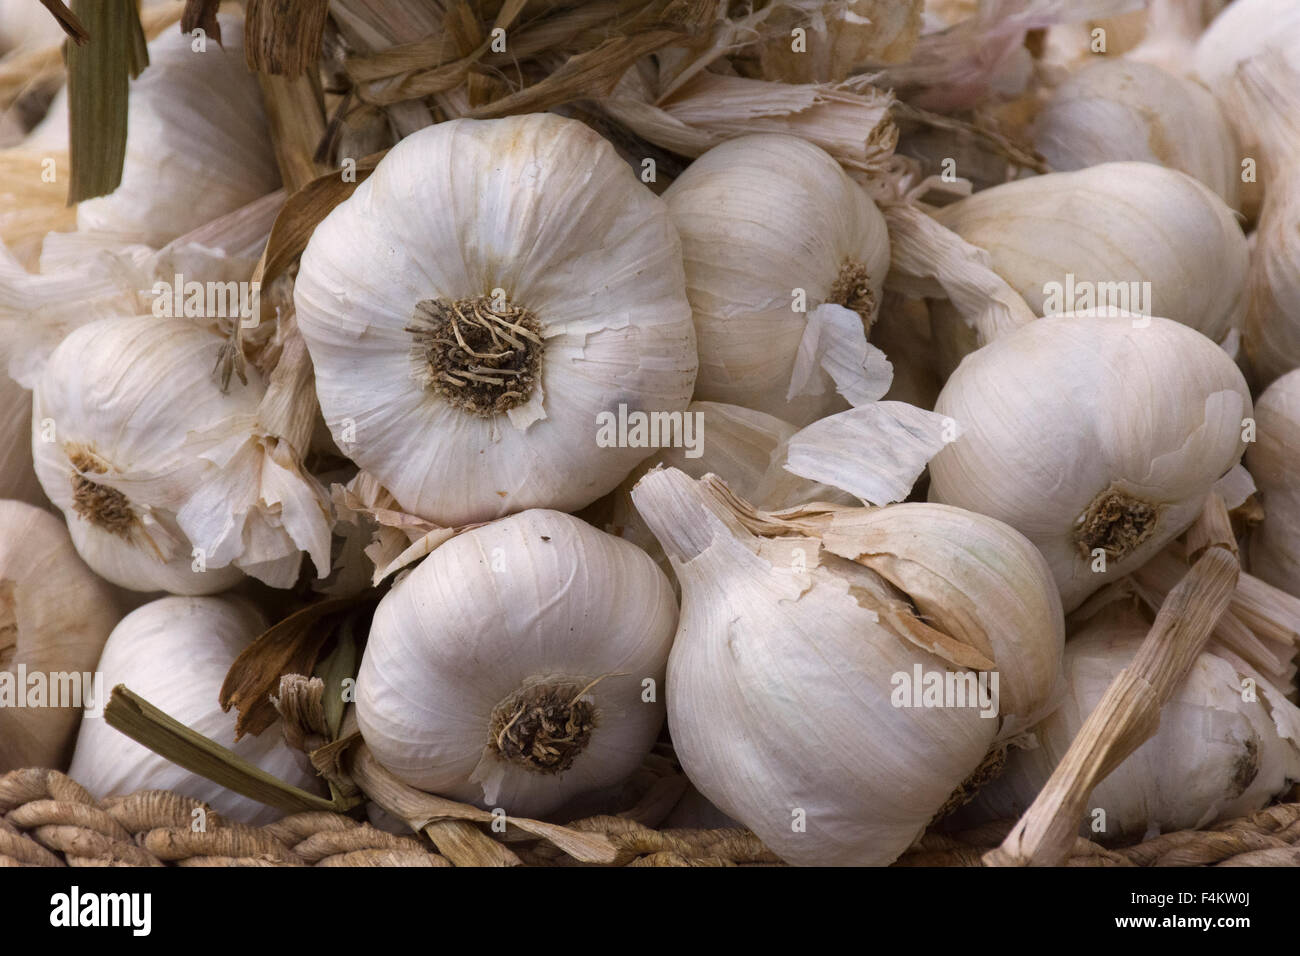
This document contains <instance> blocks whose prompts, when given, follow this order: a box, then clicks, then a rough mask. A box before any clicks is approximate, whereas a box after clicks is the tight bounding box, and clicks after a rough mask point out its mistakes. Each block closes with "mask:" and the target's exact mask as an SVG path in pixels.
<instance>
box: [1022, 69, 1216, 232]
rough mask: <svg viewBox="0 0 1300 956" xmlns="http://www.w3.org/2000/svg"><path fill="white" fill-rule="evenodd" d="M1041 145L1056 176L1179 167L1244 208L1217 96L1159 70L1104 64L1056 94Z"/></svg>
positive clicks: (1038, 129) (1073, 77)
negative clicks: (1095, 169) (1102, 168)
mask: <svg viewBox="0 0 1300 956" xmlns="http://www.w3.org/2000/svg"><path fill="white" fill-rule="evenodd" d="M1034 146H1035V148H1036V149H1037V150H1038V152H1039V153H1041V154H1042V155H1043V158H1044V159H1046V160H1047V162H1048V164H1049V165H1050V166H1051V167H1052V168H1053V169H1055V170H1059V171H1067V170H1074V169H1083V168H1085V167H1088V166H1097V165H1099V164H1101V163H1109V162H1123V161H1128V160H1132V161H1136V162H1146V163H1156V164H1158V165H1161V166H1167V167H1169V168H1170V169H1177V170H1180V171H1181V172H1184V173H1186V174H1187V175H1189V176H1191V177H1193V178H1194V179H1197V180H1199V181H1200V182H1202V183H1204V184H1205V185H1206V186H1209V187H1210V189H1212V190H1213V191H1214V192H1215V193H1216V194H1217V195H1218V196H1219V198H1220V199H1222V200H1223V201H1224V202H1225V203H1227V204H1228V205H1229V206H1230V207H1232V208H1236V207H1237V206H1238V201H1239V197H1238V194H1239V192H1240V189H1239V187H1240V183H1241V168H1240V166H1239V165H1238V162H1239V160H1240V156H1239V155H1238V149H1237V142H1236V136H1235V134H1234V133H1233V132H1232V128H1231V127H1230V126H1229V125H1228V122H1227V120H1226V119H1225V118H1224V116H1223V113H1222V112H1221V111H1220V109H1219V105H1218V103H1217V102H1216V101H1215V99H1214V96H1213V95H1212V94H1211V93H1210V92H1209V91H1208V90H1206V89H1205V88H1204V87H1202V86H1201V85H1200V84H1199V83H1197V82H1195V81H1194V80H1191V79H1187V78H1185V77H1182V76H1175V75H1173V74H1171V73H1167V72H1165V71H1164V70H1162V69H1161V68H1160V67H1158V66H1152V65H1150V64H1147V63H1134V62H1132V61H1126V60H1115V59H1098V60H1093V61H1092V62H1090V63H1087V64H1086V65H1084V66H1082V67H1080V68H1079V69H1078V70H1076V71H1075V72H1074V73H1072V74H1070V76H1069V77H1068V78H1067V79H1066V80H1065V82H1063V83H1062V84H1061V85H1060V86H1058V87H1057V88H1056V90H1055V91H1053V93H1052V95H1051V97H1050V98H1049V99H1048V101H1047V102H1046V103H1045V104H1044V105H1043V108H1042V111H1041V112H1040V113H1039V114H1038V119H1037V121H1036V124H1035V130H1034Z"/></svg>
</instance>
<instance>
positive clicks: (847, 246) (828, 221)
mask: <svg viewBox="0 0 1300 956" xmlns="http://www.w3.org/2000/svg"><path fill="white" fill-rule="evenodd" d="M664 198H665V199H666V200H667V202H668V208H669V210H670V211H671V213H672V216H673V222H674V223H676V225H677V230H678V232H679V233H680V234H681V237H682V255H683V258H684V261H685V264H686V292H687V295H688V297H689V298H690V302H691V309H692V311H693V313H694V316H695V330H696V333H697V335H698V339H699V354H700V373H699V378H698V380H697V381H696V385H695V397H696V399H698V400H700V401H709V402H725V403H727V404H731V405H740V406H743V407H745V408H753V409H757V410H758V411H762V412H766V413H767V414H769V415H775V416H776V417H777V418H780V419H783V420H785V421H788V422H790V423H792V424H794V425H796V426H802V425H806V424H808V423H809V422H811V421H814V420H816V419H818V418H822V417H823V416H825V415H828V414H830V413H832V412H835V411H839V410H841V409H844V408H847V407H848V402H846V401H845V398H844V397H843V396H842V395H841V394H839V392H838V391H837V385H838V384H839V383H832V379H831V376H830V375H829V373H828V372H826V371H824V370H822V369H817V370H816V375H815V381H814V382H812V383H810V384H809V385H808V386H806V387H804V388H802V389H800V390H799V391H798V393H797V394H796V393H795V392H796V390H795V388H794V387H793V386H794V384H795V383H794V382H793V381H792V376H793V373H794V371H795V368H796V360H797V358H798V357H799V354H800V351H801V349H803V350H811V349H816V348H817V347H818V345H819V342H818V341H816V339H817V330H816V327H815V326H814V325H813V323H812V319H813V317H814V316H815V315H816V314H817V311H818V307H819V306H821V307H824V306H825V305H826V304H827V303H830V304H834V305H839V306H842V307H844V308H847V309H851V310H852V311H854V312H856V313H857V314H858V316H859V317H860V319H861V322H862V325H863V329H864V333H863V334H864V336H865V329H866V328H868V327H869V326H870V325H871V323H872V322H873V321H874V319H875V317H876V314H877V312H878V310H879V308H880V299H881V295H882V290H883V288H884V282H885V274H886V273H887V272H888V271H889V235H888V230H887V228H886V226H885V220H884V217H883V216H882V215H881V213H880V210H878V209H877V208H876V206H875V203H873V202H872V201H871V199H870V197H869V196H868V195H867V194H866V192H865V191H864V190H863V189H862V188H861V187H860V186H858V185H857V184H856V183H854V182H853V181H852V180H851V179H849V177H848V176H847V175H846V174H845V173H844V171H843V170H842V169H841V168H840V166H839V164H838V163H836V162H835V160H833V159H832V158H831V157H830V156H828V155H827V154H826V153H824V152H823V151H822V150H820V149H818V148H817V147H816V146H814V145H812V144H811V143H809V142H807V141H805V140H802V139H799V138H798V137H795V136H786V135H780V134H774V133H773V134H762V135H755V136H742V137H738V138H737V139H733V140H729V141H727V142H725V143H723V144H722V145H720V146H715V147H714V148H713V149H711V150H709V151H708V152H707V153H705V154H704V155H703V156H701V157H700V158H699V159H697V160H695V162H693V163H691V165H690V166H688V167H687V169H686V171H685V172H684V173H683V174H682V175H681V176H680V177H679V178H678V179H677V180H676V181H675V182H674V183H673V184H672V186H670V187H669V188H668V191H667V192H666V193H664ZM810 338H811V339H813V341H809V339H810ZM863 341H864V340H863ZM834 347H835V348H838V347H839V346H838V345H837V346H834Z"/></svg>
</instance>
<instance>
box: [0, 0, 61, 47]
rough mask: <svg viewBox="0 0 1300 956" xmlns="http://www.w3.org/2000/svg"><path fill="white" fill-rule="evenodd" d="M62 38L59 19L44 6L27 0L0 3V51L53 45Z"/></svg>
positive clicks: (10, 0)
mask: <svg viewBox="0 0 1300 956" xmlns="http://www.w3.org/2000/svg"><path fill="white" fill-rule="evenodd" d="M63 37H64V33H63V29H62V28H61V27H60V26H59V21H58V20H56V19H54V15H53V14H52V13H50V11H49V10H47V9H46V8H45V7H44V5H42V4H39V3H31V2H30V0H4V2H3V3H0V53H9V52H10V51H12V50H24V51H26V50H29V49H31V48H35V47H44V46H55V45H56V44H58V43H60V42H62V40H63Z"/></svg>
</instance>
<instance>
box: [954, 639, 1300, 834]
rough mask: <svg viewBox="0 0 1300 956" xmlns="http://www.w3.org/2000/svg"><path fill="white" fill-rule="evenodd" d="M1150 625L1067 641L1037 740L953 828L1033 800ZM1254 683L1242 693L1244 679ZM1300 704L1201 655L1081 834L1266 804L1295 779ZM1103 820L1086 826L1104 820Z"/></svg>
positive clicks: (1109, 783)
mask: <svg viewBox="0 0 1300 956" xmlns="http://www.w3.org/2000/svg"><path fill="white" fill-rule="evenodd" d="M1145 636H1146V625H1145V622H1143V621H1140V620H1139V621H1138V622H1137V623H1136V624H1134V625H1125V626H1115V625H1112V624H1105V625H1098V626H1092V625H1089V626H1087V627H1085V628H1084V630H1083V631H1082V632H1080V633H1079V634H1076V635H1075V636H1073V637H1071V639H1070V640H1069V642H1068V643H1067V644H1066V648H1065V667H1066V675H1067V678H1068V681H1069V692H1068V694H1067V695H1066V697H1065V700H1064V702H1063V703H1062V705H1061V707H1060V708H1059V709H1058V710H1057V711H1055V712H1054V713H1052V714H1051V715H1050V716H1048V717H1047V718H1046V719H1045V720H1044V721H1042V722H1041V723H1040V724H1039V725H1038V726H1037V727H1035V728H1034V730H1033V732H1032V733H1033V740H1034V741H1035V742H1036V743H1037V746H1036V747H1035V748H1034V749H1015V748H1013V749H1011V750H1010V751H1009V752H1008V756H1007V764H1006V767H1005V769H1004V770H1003V772H1002V774H1001V775H1000V776H998V777H997V778H995V779H994V780H992V781H991V782H990V783H988V784H987V785H985V787H984V788H983V789H982V790H981V791H980V792H979V793H978V794H977V795H976V797H975V799H974V801H973V802H972V804H971V806H970V807H969V808H967V809H965V810H963V811H961V813H960V816H959V820H958V825H959V826H960V825H962V824H969V823H972V822H975V821H980V820H992V819H998V820H1005V819H1015V818H1017V817H1019V816H1020V814H1022V813H1023V812H1024V811H1025V810H1026V809H1027V808H1028V807H1029V804H1030V803H1032V802H1033V799H1034V797H1035V796H1036V795H1037V793H1038V791H1039V790H1040V789H1041V787H1042V786H1043V784H1044V783H1046V781H1047V778H1048V777H1049V776H1050V775H1051V772H1052V770H1053V769H1055V767H1056V765H1057V763H1059V762H1060V760H1061V758H1062V757H1063V756H1064V755H1065V752H1066V750H1067V749H1068V748H1069V746H1070V743H1071V741H1072V740H1073V739H1074V737H1075V735H1076V734H1077V733H1078V731H1079V729H1080V728H1081V727H1082V726H1083V722H1084V721H1085V720H1086V719H1087V717H1088V715H1089V714H1090V713H1092V711H1093V708H1094V707H1096V705H1097V703H1098V702H1099V701H1100V700H1101V698H1102V695H1103V694H1104V693H1105V692H1106V690H1107V688H1108V687H1109V686H1110V685H1111V682H1112V681H1113V680H1114V679H1115V677H1116V676H1117V675H1118V674H1119V672H1120V670H1121V669H1123V668H1124V667H1127V666H1128V665H1129V664H1130V663H1131V662H1132V660H1133V658H1134V656H1135V655H1136V654H1137V651H1138V647H1139V646H1140V645H1141V643H1142V640H1143V638H1144V637H1145ZM1247 676H1253V677H1254V679H1256V680H1258V682H1259V683H1258V688H1257V694H1256V696H1257V699H1255V700H1250V701H1245V700H1243V699H1242V698H1243V694H1242V687H1243V679H1244V678H1245V677H1247ZM1298 738H1300V710H1297V709H1296V707H1295V705H1294V704H1292V703H1291V702H1290V701H1288V700H1286V699H1285V698H1284V697H1283V696H1282V694H1280V693H1279V692H1278V691H1277V690H1275V689H1274V688H1273V687H1272V686H1271V685H1269V684H1268V682H1267V681H1266V680H1264V679H1262V678H1259V677H1258V675H1246V674H1242V673H1238V669H1237V668H1236V667H1234V666H1233V664H1231V663H1229V662H1228V661H1227V660H1225V659H1224V658H1221V657H1218V656H1216V655H1215V654H1213V653H1210V652H1202V653H1201V654H1200V656H1199V657H1197V659H1196V660H1195V662H1193V664H1192V667H1191V669H1190V670H1189V671H1188V674H1187V677H1186V678H1184V680H1183V682H1182V683H1181V684H1179V685H1178V688H1177V689H1176V690H1175V691H1174V696H1173V698H1172V699H1171V700H1170V701H1169V702H1168V703H1167V704H1165V706H1164V707H1163V708H1162V710H1161V712H1160V726H1159V728H1158V729H1157V730H1156V732H1155V734H1154V735H1153V736H1152V737H1151V738H1150V739H1148V740H1147V741H1146V742H1145V743H1143V744H1142V745H1141V746H1140V747H1139V748H1138V749H1137V750H1136V751H1134V752H1133V753H1132V754H1130V755H1129V756H1128V757H1127V758H1126V759H1125V760H1124V761H1123V763H1121V764H1120V765H1119V767H1117V768H1116V769H1115V770H1113V771H1111V772H1110V773H1109V774H1108V775H1107V776H1106V778H1105V779H1104V780H1102V781H1101V783H1100V784H1098V785H1097V787H1096V788H1095V789H1094V790H1093V792H1092V795H1091V796H1090V797H1089V798H1088V806H1089V808H1090V810H1092V815H1091V816H1090V817H1089V819H1088V820H1087V821H1085V823H1084V825H1083V826H1082V827H1081V829H1080V832H1081V834H1082V835H1084V836H1086V837H1088V838H1090V839H1095V840H1101V841H1102V842H1107V843H1109V842H1125V841H1136V840H1140V839H1143V838H1147V837H1151V836H1155V835H1156V834H1158V833H1162V832H1169V831H1172V830H1184V829H1191V828H1200V827H1205V826H1208V825H1209V824H1211V823H1213V822H1215V821H1216V820H1227V819H1232V818H1234V817H1239V816H1243V815H1245V814H1247V813H1251V812H1253V811H1255V810H1258V809H1260V808H1261V807H1262V806H1264V805H1265V804H1266V803H1267V802H1268V801H1269V799H1270V798H1271V797H1273V796H1274V795H1276V794H1278V793H1280V792H1282V791H1283V790H1284V789H1286V785H1287V781H1288V780H1295V779H1297V777H1300V739H1298ZM1097 810H1102V811H1104V812H1105V816H1104V821H1103V822H1104V827H1105V828H1104V829H1103V830H1100V831H1098V830H1095V829H1094V828H1093V827H1092V826H1091V824H1092V823H1093V822H1094V821H1101V820H1103V818H1102V817H1100V816H1099V815H1098V814H1097V813H1096V811H1097Z"/></svg>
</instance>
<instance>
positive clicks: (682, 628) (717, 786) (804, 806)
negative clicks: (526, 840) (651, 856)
mask: <svg viewBox="0 0 1300 956" xmlns="http://www.w3.org/2000/svg"><path fill="white" fill-rule="evenodd" d="M632 496H633V499H634V501H635V502H636V505H637V508H638V509H640V511H641V515H642V517H643V518H644V519H645V521H646V523H647V524H649V525H650V527H651V529H652V530H653V531H654V533H655V534H656V535H657V536H658V538H659V540H660V542H661V543H662V544H663V546H664V550H665V551H666V552H667V553H668V555H669V558H670V559H671V561H672V566H673V570H674V571H675V572H676V574H677V577H678V579H679V580H680V582H681V585H682V611H681V621H680V623H679V625H678V630H677V637H676V640H675V643H674V644H673V649H672V654H671V655H670V656H669V661H668V721H669V729H670V731H671V733H672V738H673V746H674V748H675V750H676V752H677V756H678V758H679V759H680V761H681V764H682V767H683V769H684V770H685V771H686V774H687V776H688V777H689V778H690V779H691V782H692V783H693V784H694V785H695V786H696V787H697V788H698V789H699V791H700V793H702V794H703V795H704V797H705V798H706V799H707V800H709V801H710V802H711V803H713V804H714V805H715V806H716V807H717V808H718V809H719V810H720V811H722V812H723V813H724V814H726V815H727V816H730V817H732V818H734V819H736V820H739V821H740V822H742V823H743V824H744V825H745V826H747V827H749V828H751V829H752V830H753V831H754V832H755V833H756V834H757V835H758V836H759V838H760V839H762V841H763V842H764V843H765V844H766V845H767V846H768V847H770V848H771V849H772V850H773V851H774V852H776V853H777V854H779V855H780V856H781V857H782V858H783V859H785V860H786V861H787V862H790V863H795V864H818V865H851V864H856V865H878V864H885V863H889V862H890V861H892V860H894V859H895V858H896V857H897V856H898V855H899V854H900V853H902V852H903V850H905V849H906V848H907V847H908V845H909V844H910V843H911V842H912V841H913V840H914V839H915V838H916V837H918V836H919V835H920V834H921V832H922V831H923V830H924V829H925V827H926V825H927V824H928V823H929V822H930V820H931V819H932V818H933V817H934V816H935V815H936V814H937V813H939V812H940V810H941V809H942V808H944V807H945V804H948V803H949V801H950V798H951V797H952V796H953V792H954V790H956V789H957V788H958V787H960V786H961V785H962V783H963V781H965V780H966V779H967V778H968V777H969V776H970V775H971V774H972V772H973V771H975V769H976V768H977V766H979V765H980V763H981V762H982V761H983V759H984V757H985V755H986V754H987V753H988V752H989V750H990V748H991V747H992V746H993V744H994V742H995V740H997V738H998V737H999V735H1000V734H1010V733H1015V732H1018V731H1019V730H1020V729H1023V727H1024V726H1026V725H1027V723H1029V722H1031V721H1032V720H1034V719H1037V717H1038V716H1040V715H1041V714H1042V713H1043V712H1044V710H1045V709H1046V708H1047V707H1049V706H1050V704H1051V701H1052V696H1053V693H1054V691H1055V690H1056V685H1057V682H1058V680H1059V677H1060V674H1059V668H1060V656H1061V646H1062V641H1063V633H1064V624H1063V622H1062V620H1061V607H1060V604H1059V601H1058V599H1057V597H1056V594H1055V589H1054V587H1053V585H1052V580H1051V576H1050V574H1049V572H1048V569H1047V567H1046V565H1045V564H1044V562H1043V560H1042V557H1041V555H1039V554H1038V553H1037V552H1036V551H1035V550H1034V548H1033V547H1032V546H1031V545H1030V544H1029V542H1028V541H1026V540H1025V539H1024V538H1023V537H1022V536H1020V535H1019V534H1017V533H1016V532H1014V531H1013V530H1011V529H1010V528H1008V527H1006V526H1005V525H1002V524H1000V523H999V522H996V521H991V520H989V519H987V518H984V517H981V516H978V515H973V514H969V513H966V512H962V511H960V510H958V509H955V508H944V507H937V506H933V505H892V506H889V507H886V508H883V509H879V510H869V509H852V508H851V509H818V508H810V509H803V510H801V511H800V512H795V513H790V512H786V513H783V514H782V515H781V516H776V515H767V514H760V513H756V512H754V511H752V510H751V509H749V508H748V506H746V505H744V504H743V503H742V502H739V501H738V500H737V499H735V498H734V497H732V496H731V495H730V493H729V492H728V491H727V490H726V488H725V486H724V485H722V484H721V483H720V482H717V481H716V479H713V478H706V479H705V480H704V481H702V482H694V481H692V480H691V479H690V478H688V477H687V476H686V475H684V474H683V473H681V472H679V471H676V470H660V471H654V472H651V473H650V474H648V475H647V476H646V477H645V478H643V479H642V480H641V482H640V484H638V485H637V487H636V489H635V490H634V491H633V493H632ZM756 532H757V533H756ZM977 672H983V673H980V674H977ZM999 672H1001V673H1000V674H999ZM923 674H924V678H925V682H926V683H927V684H929V683H930V678H932V677H936V676H937V680H938V681H939V683H940V684H943V683H944V682H945V681H946V682H947V683H948V685H949V687H950V688H953V687H955V686H956V685H957V684H958V683H961V682H962V681H964V680H968V679H969V680H970V681H971V683H973V684H975V685H978V686H979V687H982V688H984V689H985V690H991V691H993V693H992V694H990V695H988V696H987V697H986V698H985V700H984V702H985V703H987V704H989V705H990V706H989V707H986V708H983V709H981V708H980V707H979V706H976V702H975V700H974V699H973V697H974V696H975V695H976V691H975V690H974V688H973V687H971V689H970V693H971V695H972V697H963V698H962V699H961V701H960V702H959V701H958V699H957V698H956V697H954V698H953V699H951V700H944V699H939V700H937V704H938V705H937V706H926V705H924V704H922V705H921V706H913V704H914V703H915V700H916V698H915V697H914V695H913V694H910V693H906V692H901V693H900V691H901V690H902V688H903V687H904V686H906V685H907V684H908V682H910V681H912V680H913V679H914V678H913V675H915V680H916V683H915V684H914V685H912V686H913V688H914V690H915V692H916V693H918V694H919V691H920V685H921V680H922V677H923ZM954 678H955V679H956V680H954ZM967 686H970V685H967ZM891 687H892V690H891ZM992 696H996V697H997V698H998V700H997V701H993V700H992V699H991V698H992ZM995 717H1001V718H1002V720H1001V721H999V720H997V719H993V718H995Z"/></svg>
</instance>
